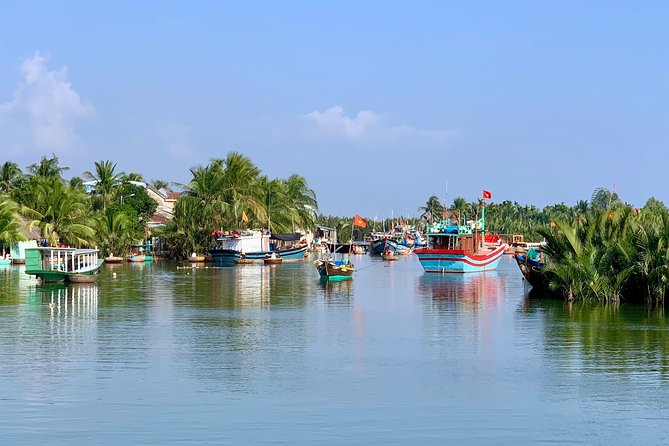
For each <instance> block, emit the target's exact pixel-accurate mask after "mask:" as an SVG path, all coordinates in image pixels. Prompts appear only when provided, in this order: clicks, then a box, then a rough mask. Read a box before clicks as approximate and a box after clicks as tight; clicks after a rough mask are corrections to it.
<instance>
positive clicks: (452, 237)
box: [414, 207, 506, 273]
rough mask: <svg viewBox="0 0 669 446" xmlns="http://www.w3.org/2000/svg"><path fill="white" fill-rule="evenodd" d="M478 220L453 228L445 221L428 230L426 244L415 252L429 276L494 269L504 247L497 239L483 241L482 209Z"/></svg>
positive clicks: (483, 220)
mask: <svg viewBox="0 0 669 446" xmlns="http://www.w3.org/2000/svg"><path fill="white" fill-rule="evenodd" d="M481 215H482V216H481V219H480V220H476V221H470V222H466V223H464V224H457V225H453V224H451V222H450V221H444V222H440V223H435V224H432V225H429V226H428V228H427V234H426V236H427V239H428V245H427V247H426V248H419V249H415V250H414V252H415V253H416V255H417V256H418V260H419V261H420V264H421V266H422V267H423V269H424V270H425V271H426V272H429V273H471V272H482V271H491V270H495V269H497V265H498V264H499V261H500V259H501V258H502V256H503V255H504V250H505V249H506V244H504V243H503V242H502V241H501V240H499V238H496V241H495V242H494V243H488V242H486V236H485V207H482V211H481Z"/></svg>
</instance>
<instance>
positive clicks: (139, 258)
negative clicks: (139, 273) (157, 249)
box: [128, 254, 146, 262]
mask: <svg viewBox="0 0 669 446" xmlns="http://www.w3.org/2000/svg"><path fill="white" fill-rule="evenodd" d="M145 260H146V256H145V255H144V254H130V255H129V256H128V262H144V261H145Z"/></svg>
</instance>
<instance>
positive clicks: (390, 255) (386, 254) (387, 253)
mask: <svg viewBox="0 0 669 446" xmlns="http://www.w3.org/2000/svg"><path fill="white" fill-rule="evenodd" d="M397 256H398V254H395V253H394V252H392V251H383V253H382V254H381V257H382V258H383V260H397Z"/></svg>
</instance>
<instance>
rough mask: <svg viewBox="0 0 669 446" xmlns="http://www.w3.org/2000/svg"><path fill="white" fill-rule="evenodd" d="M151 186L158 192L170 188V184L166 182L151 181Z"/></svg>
mask: <svg viewBox="0 0 669 446" xmlns="http://www.w3.org/2000/svg"><path fill="white" fill-rule="evenodd" d="M151 186H153V187H154V188H156V189H157V190H160V189H166V188H167V187H168V186H169V183H168V182H167V181H165V180H151Z"/></svg>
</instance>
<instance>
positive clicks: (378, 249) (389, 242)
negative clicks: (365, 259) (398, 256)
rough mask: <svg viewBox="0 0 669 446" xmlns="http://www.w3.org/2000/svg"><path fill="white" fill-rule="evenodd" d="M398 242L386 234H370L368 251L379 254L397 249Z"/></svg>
mask: <svg viewBox="0 0 669 446" xmlns="http://www.w3.org/2000/svg"><path fill="white" fill-rule="evenodd" d="M398 246H399V244H398V243H397V242H396V241H395V240H393V239H392V238H391V237H390V236H389V235H388V234H372V239H371V240H370V242H369V253H370V254H376V255H381V254H383V252H384V251H392V252H395V251H397V247H398Z"/></svg>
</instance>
